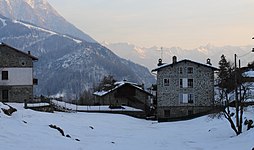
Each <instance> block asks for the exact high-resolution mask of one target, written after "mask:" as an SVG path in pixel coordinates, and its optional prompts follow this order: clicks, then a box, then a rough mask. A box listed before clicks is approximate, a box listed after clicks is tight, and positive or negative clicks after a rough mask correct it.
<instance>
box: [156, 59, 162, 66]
mask: <svg viewBox="0 0 254 150" xmlns="http://www.w3.org/2000/svg"><path fill="white" fill-rule="evenodd" d="M158 61H159V62H158V64H157V66H161V65H163V63H162V59H161V58H160V59H159V60H158Z"/></svg>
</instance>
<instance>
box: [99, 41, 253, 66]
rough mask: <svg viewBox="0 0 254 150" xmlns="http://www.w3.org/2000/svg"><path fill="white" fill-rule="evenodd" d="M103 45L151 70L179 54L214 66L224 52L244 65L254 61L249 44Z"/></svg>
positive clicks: (230, 58) (228, 57)
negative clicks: (187, 46)
mask: <svg viewBox="0 0 254 150" xmlns="http://www.w3.org/2000/svg"><path fill="white" fill-rule="evenodd" d="M102 45H104V46H105V47H107V48H109V49H111V50H112V51H113V52H114V53H115V54H117V55H118V56H120V57H122V58H125V59H128V60H130V61H133V62H135V63H138V64H141V65H144V66H146V67H148V68H149V69H150V70H152V69H154V68H155V67H156V66H157V63H158V59H159V58H161V57H162V59H163V62H164V63H171V62H172V57H173V56H177V57H178V60H181V59H191V60H194V61H198V62H201V63H206V60H207V58H210V59H211V62H212V65H213V66H218V62H219V60H220V57H221V55H222V54H224V55H225V56H226V58H227V59H228V60H231V61H234V59H233V57H234V54H237V56H238V59H240V60H241V62H242V65H246V64H247V63H249V62H252V61H254V59H253V58H254V53H251V50H252V48H253V47H254V45H247V46H223V47H216V46H213V45H211V44H207V45H206V46H200V47H198V48H195V49H182V48H180V47H171V48H167V47H163V48H162V51H161V47H157V46H154V47H150V48H145V47H140V46H136V45H134V44H130V43H107V42H103V43H102Z"/></svg>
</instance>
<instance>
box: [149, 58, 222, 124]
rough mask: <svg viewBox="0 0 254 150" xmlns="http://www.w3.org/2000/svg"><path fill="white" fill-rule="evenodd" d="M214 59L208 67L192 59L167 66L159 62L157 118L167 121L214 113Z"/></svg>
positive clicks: (157, 70) (157, 69) (156, 70)
mask: <svg viewBox="0 0 254 150" xmlns="http://www.w3.org/2000/svg"><path fill="white" fill-rule="evenodd" d="M216 70H218V69H217V68H215V67H212V65H211V62H210V59H207V64H202V63H198V62H194V61H191V60H187V59H184V60H181V61H177V57H176V56H174V57H173V62H172V64H163V63H162V60H159V64H158V68H156V69H154V70H152V72H157V118H158V120H162V121H163V120H167V119H172V118H175V119H177V118H183V117H188V116H194V115H197V114H202V113H205V112H207V111H210V110H211V109H212V107H213V106H214V71H216Z"/></svg>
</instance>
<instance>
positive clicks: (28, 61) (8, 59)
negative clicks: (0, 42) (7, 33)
mask: <svg viewBox="0 0 254 150" xmlns="http://www.w3.org/2000/svg"><path fill="white" fill-rule="evenodd" d="M0 56H1V59H0V67H9V68H10V67H33V60H32V58H30V57H29V56H27V55H25V54H23V53H21V52H18V51H15V50H13V49H12V48H9V47H7V46H0Z"/></svg>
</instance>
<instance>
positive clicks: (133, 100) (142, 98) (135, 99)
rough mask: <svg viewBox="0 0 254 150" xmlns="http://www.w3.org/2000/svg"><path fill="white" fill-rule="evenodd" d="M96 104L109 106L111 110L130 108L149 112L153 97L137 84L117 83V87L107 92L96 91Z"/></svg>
mask: <svg viewBox="0 0 254 150" xmlns="http://www.w3.org/2000/svg"><path fill="white" fill-rule="evenodd" d="M93 95H95V100H94V104H98V105H109V106H110V107H111V108H114V107H115V108H119V107H121V106H129V107H133V108H137V109H141V110H143V111H145V112H147V113H148V112H149V109H150V105H151V99H152V97H153V95H152V94H151V93H149V92H147V91H145V90H144V88H143V87H142V86H140V85H138V84H136V83H132V82H127V81H121V82H115V87H114V88H112V89H109V90H107V91H96V92H94V93H93Z"/></svg>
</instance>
